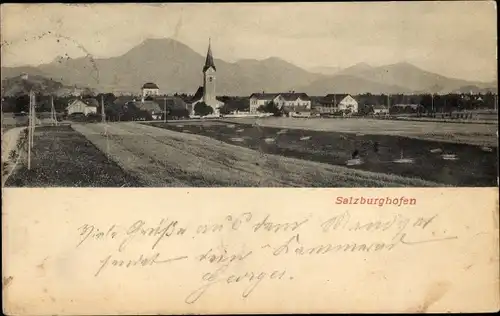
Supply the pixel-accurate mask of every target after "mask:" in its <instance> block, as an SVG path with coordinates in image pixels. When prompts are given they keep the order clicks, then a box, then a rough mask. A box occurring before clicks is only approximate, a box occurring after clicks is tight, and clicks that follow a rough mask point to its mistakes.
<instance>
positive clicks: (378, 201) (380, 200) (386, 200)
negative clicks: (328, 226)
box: [335, 196, 417, 206]
mask: <svg viewBox="0 0 500 316" xmlns="http://www.w3.org/2000/svg"><path fill="white" fill-rule="evenodd" d="M335 204H350V205H356V204H360V205H377V206H384V205H394V206H402V205H416V204H417V199H415V198H408V197H405V196H400V197H389V196H385V197H364V196H338V197H337V199H336V201H335Z"/></svg>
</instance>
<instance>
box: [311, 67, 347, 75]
mask: <svg viewBox="0 0 500 316" xmlns="http://www.w3.org/2000/svg"><path fill="white" fill-rule="evenodd" d="M341 70H342V68H340V67H313V68H310V69H309V71H310V72H312V73H315V74H321V75H327V76H331V75H335V74H337V73H339V72H340V71H341Z"/></svg>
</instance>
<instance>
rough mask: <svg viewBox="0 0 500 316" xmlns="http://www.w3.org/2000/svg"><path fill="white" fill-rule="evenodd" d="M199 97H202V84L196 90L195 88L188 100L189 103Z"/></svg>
mask: <svg viewBox="0 0 500 316" xmlns="http://www.w3.org/2000/svg"><path fill="white" fill-rule="evenodd" d="M201 98H203V87H202V86H200V87H199V88H198V90H196V93H195V94H194V95H193V97H192V98H191V100H190V102H191V103H193V102H196V101H198V100H200V99H201Z"/></svg>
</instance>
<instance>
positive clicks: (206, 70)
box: [189, 41, 224, 116]
mask: <svg viewBox="0 0 500 316" xmlns="http://www.w3.org/2000/svg"><path fill="white" fill-rule="evenodd" d="M216 72H217V68H216V67H215V63H214V58H213V55H212V48H211V43H210V41H209V43H208V51H207V57H206V59H205V65H204V66H203V71H202V73H203V86H200V87H199V88H198V90H197V91H196V93H195V94H194V96H193V98H192V99H191V100H190V102H189V109H190V113H191V115H195V113H194V108H195V106H196V104H197V103H200V102H204V103H205V104H206V105H208V106H210V107H211V108H212V110H213V114H212V115H214V116H219V115H220V108H221V107H222V106H223V105H224V102H222V101H220V99H219V98H217V94H216Z"/></svg>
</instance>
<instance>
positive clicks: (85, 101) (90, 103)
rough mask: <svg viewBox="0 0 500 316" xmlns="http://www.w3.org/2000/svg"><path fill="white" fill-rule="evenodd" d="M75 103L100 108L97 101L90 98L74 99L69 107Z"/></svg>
mask: <svg viewBox="0 0 500 316" xmlns="http://www.w3.org/2000/svg"><path fill="white" fill-rule="evenodd" d="M75 102H82V103H83V104H85V105H86V106H92V107H98V106H99V102H97V100H96V99H93V98H89V99H83V100H82V99H72V100H70V101H69V103H68V107H69V106H70V105H72V104H73V103H75Z"/></svg>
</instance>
